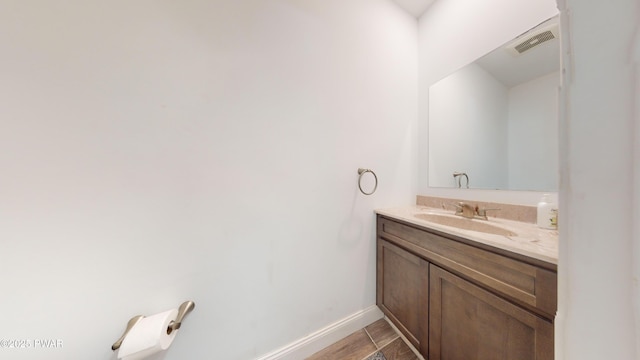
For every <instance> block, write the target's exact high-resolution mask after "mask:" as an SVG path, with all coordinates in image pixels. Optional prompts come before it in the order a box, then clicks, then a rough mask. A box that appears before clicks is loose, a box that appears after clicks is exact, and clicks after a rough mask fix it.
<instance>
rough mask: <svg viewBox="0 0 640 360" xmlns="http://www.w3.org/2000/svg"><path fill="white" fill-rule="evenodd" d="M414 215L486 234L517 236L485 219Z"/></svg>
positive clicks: (424, 214)
mask: <svg viewBox="0 0 640 360" xmlns="http://www.w3.org/2000/svg"><path fill="white" fill-rule="evenodd" d="M414 216H415V217H416V218H418V219H421V220H426V221H429V222H432V223H436V224H440V225H445V226H451V227H454V228H458V229H462V230H470V231H478V232H481V233H485V234H494V235H503V236H517V234H516V233H514V232H513V231H510V230H507V229H504V228H502V227H500V226H498V225H493V224H490V223H487V222H486V221H485V220H475V219H467V218H463V217H459V216H455V215H440V214H430V213H421V214H415V215H414Z"/></svg>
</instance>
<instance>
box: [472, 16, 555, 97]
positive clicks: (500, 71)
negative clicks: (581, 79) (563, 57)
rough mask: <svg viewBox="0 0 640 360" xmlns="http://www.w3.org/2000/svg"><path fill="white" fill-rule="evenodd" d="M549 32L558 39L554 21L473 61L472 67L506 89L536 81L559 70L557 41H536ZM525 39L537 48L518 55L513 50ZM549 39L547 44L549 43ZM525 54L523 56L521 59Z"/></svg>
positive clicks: (546, 22)
mask: <svg viewBox="0 0 640 360" xmlns="http://www.w3.org/2000/svg"><path fill="white" fill-rule="evenodd" d="M547 32H551V33H552V34H553V36H555V38H557V37H558V18H557V17H554V18H552V19H549V20H547V21H545V22H543V23H542V24H540V25H538V26H536V27H535V28H533V29H531V30H529V31H527V32H526V33H524V34H522V35H520V36H518V37H517V38H515V39H514V40H512V41H510V42H509V43H507V44H505V45H504V46H502V50H503V51H500V50H498V49H496V51H492V52H491V53H489V54H487V55H485V56H484V57H482V58H480V59H478V60H476V63H477V64H478V65H480V66H481V67H482V68H484V69H485V70H486V71H488V72H489V73H490V74H491V75H493V76H494V77H495V78H496V79H498V80H500V81H501V82H502V83H503V84H505V85H507V86H515V85H517V84H522V83H525V82H527V81H529V80H532V79H535V78H538V77H540V76H542V75H545V74H548V73H550V72H552V71H557V70H558V69H559V63H558V57H559V50H558V44H557V41H556V42H555V43H554V42H552V41H548V42H546V43H545V42H543V41H540V40H537V39H538V38H539V37H538V36H537V35H539V34H545V33H547ZM529 39H534V40H533V41H535V42H536V43H537V44H539V46H535V45H534V46H531V47H530V48H529V50H527V51H525V52H522V53H520V54H518V52H517V51H516V50H514V47H515V46H516V45H518V44H521V43H522V42H525V41H527V40H529ZM552 39H553V38H549V39H548V40H552ZM525 54H526V56H524V55H525Z"/></svg>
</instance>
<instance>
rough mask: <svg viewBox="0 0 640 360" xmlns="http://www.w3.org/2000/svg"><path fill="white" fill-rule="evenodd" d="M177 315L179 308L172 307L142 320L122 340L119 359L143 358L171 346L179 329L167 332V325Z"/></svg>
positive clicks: (136, 359) (139, 359) (138, 359)
mask: <svg viewBox="0 0 640 360" xmlns="http://www.w3.org/2000/svg"><path fill="white" fill-rule="evenodd" d="M176 316H178V310H177V309H171V310H168V311H165V312H162V313H159V314H155V315H151V316H147V317H145V318H143V319H142V320H140V321H139V322H138V323H137V324H135V325H134V326H133V328H131V330H130V331H129V333H128V334H127V336H126V337H125V338H124V341H122V346H120V350H119V351H118V359H122V360H142V359H146V358H147V357H149V356H151V355H153V354H157V353H159V352H161V351H164V350H166V349H167V348H169V346H170V345H171V343H172V342H173V339H174V338H175V337H176V332H177V331H172V332H171V334H167V327H168V326H169V324H170V323H171V321H173V320H175V319H176Z"/></svg>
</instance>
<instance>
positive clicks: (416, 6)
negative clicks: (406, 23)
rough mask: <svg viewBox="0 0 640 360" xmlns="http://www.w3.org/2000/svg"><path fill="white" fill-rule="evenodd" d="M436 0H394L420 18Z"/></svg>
mask: <svg viewBox="0 0 640 360" xmlns="http://www.w3.org/2000/svg"><path fill="white" fill-rule="evenodd" d="M434 1H435V0H393V2H395V3H396V4H398V5H399V6H400V7H401V8H403V9H405V10H406V11H407V12H408V13H409V14H411V15H413V16H414V17H416V18H419V17H420V15H422V14H423V13H424V12H425V10H427V8H428V7H429V5H431V4H432V3H433V2H434Z"/></svg>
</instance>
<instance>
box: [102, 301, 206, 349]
mask: <svg viewBox="0 0 640 360" xmlns="http://www.w3.org/2000/svg"><path fill="white" fill-rule="evenodd" d="M195 307H196V304H195V303H194V302H193V301H185V302H183V303H182V304H180V307H179V308H178V315H177V316H176V319H175V320H173V321H172V322H171V323H169V326H168V327H167V335H169V334H171V333H172V332H174V331H176V330H178V329H180V326H182V320H184V318H185V316H187V314H189V313H190V312H191V311H193V309H194V308H195ZM143 318H144V316H143V315H136V316H134V317H132V318H131V319H129V322H128V323H127V328H126V329H125V330H124V333H123V334H122V336H120V339H118V341H116V342H115V343H113V345H111V350H113V351H116V350H118V349H119V348H120V346H122V342H123V341H124V339H125V338H126V337H127V334H128V333H129V331H131V329H132V328H133V327H134V326H135V325H136V324H137V323H138V322H139V321H140V320H142V319H143Z"/></svg>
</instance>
